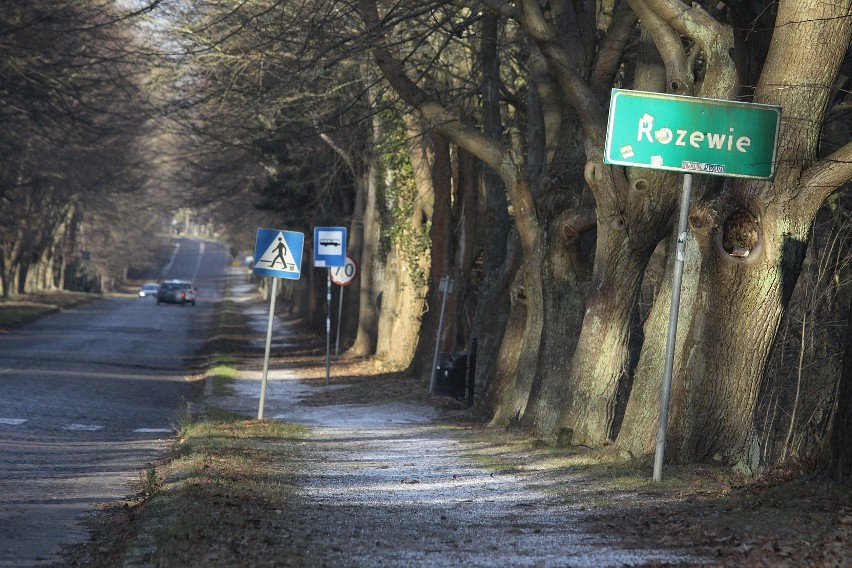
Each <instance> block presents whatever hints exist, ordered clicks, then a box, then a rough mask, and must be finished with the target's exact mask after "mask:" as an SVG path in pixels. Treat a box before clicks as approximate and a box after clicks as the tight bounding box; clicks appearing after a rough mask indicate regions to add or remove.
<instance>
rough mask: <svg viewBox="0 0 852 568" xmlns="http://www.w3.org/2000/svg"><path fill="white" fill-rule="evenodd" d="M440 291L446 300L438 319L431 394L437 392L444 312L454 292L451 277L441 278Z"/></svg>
mask: <svg viewBox="0 0 852 568" xmlns="http://www.w3.org/2000/svg"><path fill="white" fill-rule="evenodd" d="M438 291H440V292H443V293H444V299H443V300H441V316H440V317H439V318H438V336H437V337H436V338H435V356H434V357H433V358H432V377H431V379H430V380H429V392H435V372H436V371H437V369H438V351H439V350H440V347H441V331H442V330H443V329H444V310H446V308H447V295H448V294H449V293H450V292H452V291H453V281H452V280H451V279H450V277H449V276H444V277H442V278H441V284H440V287H439V288H438Z"/></svg>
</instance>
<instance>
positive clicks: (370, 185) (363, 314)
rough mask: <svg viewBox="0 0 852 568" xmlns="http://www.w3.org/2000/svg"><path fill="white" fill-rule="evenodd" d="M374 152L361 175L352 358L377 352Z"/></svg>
mask: <svg viewBox="0 0 852 568" xmlns="http://www.w3.org/2000/svg"><path fill="white" fill-rule="evenodd" d="M371 133H372V136H373V144H372V147H373V149H375V148H376V147H377V146H378V143H379V142H380V141H381V139H382V129H381V121H380V120H379V117H378V115H374V116H373V124H372V128H371ZM377 160H378V159H377V156H376V152H371V153H370V156H369V161H368V163H367V164H366V171H365V172H364V174H363V179H362V183H361V186H362V189H361V191H363V192H365V195H364V215H363V228H362V231H361V233H362V245H361V251H360V257H359V258H360V275H359V276H358V332H357V334H356V335H355V341H354V343H353V344H352V346H351V347H350V348H349V353H351V354H353V355H362V356H363V355H372V354H373V353H375V350H376V342H377V338H378V327H379V299H378V297H377V293H376V289H377V284H378V283H380V282H381V279H380V273H379V272H378V264H379V262H378V253H379V221H378V218H377V214H378V203H377V183H378V175H379V173H378V170H379V168H378V161H377Z"/></svg>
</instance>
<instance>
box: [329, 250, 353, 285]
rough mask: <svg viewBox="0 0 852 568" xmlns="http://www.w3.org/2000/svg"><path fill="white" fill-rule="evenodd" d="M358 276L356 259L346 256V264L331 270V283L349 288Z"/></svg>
mask: <svg viewBox="0 0 852 568" xmlns="http://www.w3.org/2000/svg"><path fill="white" fill-rule="evenodd" d="M356 276H358V265H357V264H356V263H355V259H354V258H352V257H351V256H349V255H348V254H347V255H346V264H344V265H343V266H335V267H333V268H331V281H332V282H334V283H335V284H337V285H338V286H349V285H350V284H352V282H354V281H355V277H356Z"/></svg>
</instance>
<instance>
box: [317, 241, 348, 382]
mask: <svg viewBox="0 0 852 568" xmlns="http://www.w3.org/2000/svg"><path fill="white" fill-rule="evenodd" d="M314 266H315V267H317V268H320V267H327V268H328V278H327V284H326V302H327V309H326V318H325V384H326V386H328V383H329V381H330V380H331V269H332V268H334V267H337V266H346V227H314Z"/></svg>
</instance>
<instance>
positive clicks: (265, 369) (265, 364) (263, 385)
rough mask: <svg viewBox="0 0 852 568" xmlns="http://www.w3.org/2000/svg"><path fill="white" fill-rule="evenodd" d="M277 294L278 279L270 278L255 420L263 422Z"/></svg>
mask: <svg viewBox="0 0 852 568" xmlns="http://www.w3.org/2000/svg"><path fill="white" fill-rule="evenodd" d="M277 294H278V279H277V278H274V277H273V278H272V290H271V292H270V297H269V323H268V324H267V325H266V351H265V352H264V355H263V378H262V379H261V381H260V404H259V405H258V407H257V419H258V420H263V403H264V401H265V400H266V377H267V375H268V373H269V348H270V346H271V345H272V324H273V322H274V321H275V296H276V295H277Z"/></svg>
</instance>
